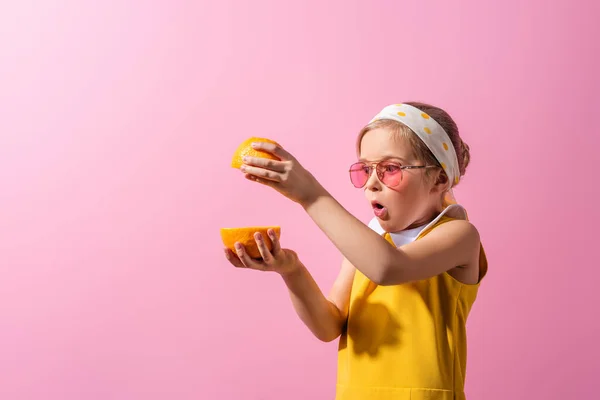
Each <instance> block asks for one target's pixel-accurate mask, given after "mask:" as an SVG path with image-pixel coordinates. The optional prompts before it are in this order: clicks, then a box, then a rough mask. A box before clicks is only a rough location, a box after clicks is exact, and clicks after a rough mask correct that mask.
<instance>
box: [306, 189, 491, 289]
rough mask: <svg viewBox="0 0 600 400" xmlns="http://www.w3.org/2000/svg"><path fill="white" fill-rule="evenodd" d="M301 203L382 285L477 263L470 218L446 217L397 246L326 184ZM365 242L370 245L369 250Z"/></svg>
mask: <svg viewBox="0 0 600 400" xmlns="http://www.w3.org/2000/svg"><path fill="white" fill-rule="evenodd" d="M302 205H303V207H304V209H305V210H306V212H307V213H308V215H309V216H310V217H311V218H312V219H313V220H314V221H315V223H316V224H317V225H318V226H319V228H320V229H321V230H322V231H323V232H324V233H325V235H327V237H328V238H329V239H330V240H331V241H332V242H333V244H334V245H335V246H336V247H337V248H338V249H339V250H340V252H341V253H342V254H343V255H344V256H345V257H346V258H347V259H348V260H349V261H350V262H351V263H352V264H353V265H354V266H356V268H357V269H358V270H359V271H361V272H362V273H363V274H364V275H365V276H367V277H368V278H369V279H371V280H372V281H373V282H375V283H377V284H379V285H394V284H401V283H405V282H410V281H414V280H420V279H426V278H429V277H432V276H435V275H438V274H440V273H442V272H445V271H449V270H451V269H453V268H456V267H458V266H468V267H469V268H475V267H476V266H475V264H473V263H472V262H471V261H472V259H473V255H474V254H475V252H478V251H479V235H478V233H477V230H476V229H475V227H474V226H473V225H472V224H470V223H469V222H468V221H461V220H456V221H450V222H447V223H445V224H443V225H441V226H439V227H437V228H436V229H434V230H433V231H432V232H431V233H429V234H428V235H427V236H425V237H424V238H423V239H420V240H417V241H415V242H413V243H410V244H408V245H405V246H402V247H401V248H399V249H396V248H394V247H393V246H390V245H389V243H388V242H387V241H386V240H385V239H384V238H383V237H382V236H380V235H378V234H377V233H376V232H374V231H373V230H371V228H369V227H368V226H366V225H365V224H363V223H362V222H361V221H360V220H358V219H357V218H355V217H354V216H353V215H352V214H350V213H349V212H348V211H346V210H345V209H344V208H343V207H342V206H341V205H340V204H339V203H338V202H337V201H336V200H335V199H334V198H333V197H332V196H331V195H329V194H328V193H327V192H325V190H324V189H323V191H322V192H321V194H320V195H319V196H317V197H316V198H315V199H314V200H313V201H311V202H307V203H304V204H302ZM365 248H369V249H372V250H371V251H369V252H365V251H364V249H365Z"/></svg>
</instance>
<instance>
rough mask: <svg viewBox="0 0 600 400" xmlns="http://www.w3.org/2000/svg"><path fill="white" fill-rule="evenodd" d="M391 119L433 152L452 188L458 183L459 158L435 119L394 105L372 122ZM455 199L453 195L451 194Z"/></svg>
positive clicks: (408, 107)
mask: <svg viewBox="0 0 600 400" xmlns="http://www.w3.org/2000/svg"><path fill="white" fill-rule="evenodd" d="M380 119H391V120H394V121H398V122H400V123H402V124H404V125H406V126H407V127H409V128H410V129H411V130H412V131H413V132H414V133H415V134H416V135H417V136H418V137H419V138H420V139H421V140H422V141H423V142H424V143H425V145H426V146H427V147H428V148H429V150H431V152H432V153H433V155H434V156H435V158H436V159H437V160H438V162H439V163H440V165H441V166H442V168H443V169H444V171H445V172H446V175H447V176H448V180H449V182H450V188H451V187H452V186H454V185H456V184H457V183H458V180H459V177H460V169H459V168H458V158H457V157H456V152H455V151H454V146H453V145H452V142H451V141H450V137H448V134H447V133H446V131H445V130H444V128H442V126H441V125H440V124H438V123H437V121H435V120H434V119H433V118H431V117H430V116H429V115H427V114H426V113H424V112H423V111H421V110H419V109H418V108H416V107H413V106H411V105H408V104H394V105H390V106H387V107H385V108H384V109H383V110H381V112H380V113H379V114H377V115H376V116H375V117H374V118H373V119H372V120H371V122H374V121H377V120H380ZM449 194H450V196H452V197H453V195H452V193H451V192H450V193H449Z"/></svg>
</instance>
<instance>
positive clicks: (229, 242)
mask: <svg viewBox="0 0 600 400" xmlns="http://www.w3.org/2000/svg"><path fill="white" fill-rule="evenodd" d="M269 229H273V230H274V231H275V236H276V237H277V239H278V240H279V237H280V236H281V228H280V227H279V226H249V227H243V228H221V240H223V244H224V245H225V247H227V248H228V249H229V250H231V251H233V253H234V254H236V250H235V243H236V242H240V243H241V244H243V245H244V248H245V249H246V252H247V253H248V255H249V256H250V257H252V258H261V255H260V252H259V251H258V246H257V245H256V241H255V240H254V234H255V233H256V232H260V234H261V235H262V237H263V239H264V241H265V244H266V245H267V249H269V251H272V250H273V242H272V241H271V238H270V237H269V235H268V234H267V231H268V230H269Z"/></svg>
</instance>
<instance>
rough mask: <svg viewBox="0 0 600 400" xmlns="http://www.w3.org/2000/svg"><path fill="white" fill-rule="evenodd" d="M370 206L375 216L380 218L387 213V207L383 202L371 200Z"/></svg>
mask: <svg viewBox="0 0 600 400" xmlns="http://www.w3.org/2000/svg"><path fill="white" fill-rule="evenodd" d="M371 206H373V213H374V214H375V216H376V217H379V218H382V217H384V216H385V215H386V214H387V208H385V206H384V205H383V204H381V203H378V202H376V201H373V202H371Z"/></svg>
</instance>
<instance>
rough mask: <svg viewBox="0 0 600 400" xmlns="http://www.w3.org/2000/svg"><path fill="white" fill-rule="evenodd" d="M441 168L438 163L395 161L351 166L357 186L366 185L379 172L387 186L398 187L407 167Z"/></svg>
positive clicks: (351, 177)
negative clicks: (374, 172) (401, 162)
mask: <svg viewBox="0 0 600 400" xmlns="http://www.w3.org/2000/svg"><path fill="white" fill-rule="evenodd" d="M422 168H439V167H438V166H436V165H402V164H400V163H397V162H394V161H380V162H378V163H370V164H367V163H365V162H362V161H361V162H357V163H354V164H352V165H351V166H350V182H352V184H353V185H354V187H356V188H359V189H360V188H362V187H363V186H365V185H366V184H367V182H368V180H369V178H370V177H371V174H372V173H373V169H375V171H376V172H377V177H378V178H379V180H380V181H381V182H382V183H383V184H384V185H385V186H387V187H390V188H392V187H396V186H398V185H399V184H400V182H402V176H403V173H402V171H403V170H405V169H422Z"/></svg>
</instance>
